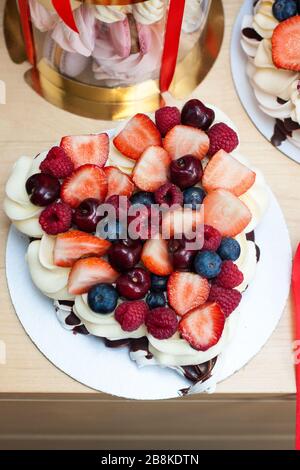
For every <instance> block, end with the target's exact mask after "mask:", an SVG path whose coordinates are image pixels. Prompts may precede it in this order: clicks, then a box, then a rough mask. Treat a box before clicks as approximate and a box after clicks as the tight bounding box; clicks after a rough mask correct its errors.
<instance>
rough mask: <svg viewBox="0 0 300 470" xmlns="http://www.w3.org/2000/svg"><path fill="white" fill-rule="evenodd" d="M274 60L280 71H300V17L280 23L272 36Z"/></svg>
mask: <svg viewBox="0 0 300 470" xmlns="http://www.w3.org/2000/svg"><path fill="white" fill-rule="evenodd" d="M272 58H273V62H274V65H275V66H276V67H278V68H279V69H287V70H294V71H295V72H299V71H300V16H299V15H298V16H293V17H292V18H289V19H287V20H285V21H282V22H281V23H279V25H278V26H276V28H275V29H274V31H273V36H272Z"/></svg>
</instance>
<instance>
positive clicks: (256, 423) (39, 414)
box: [0, 0, 300, 449]
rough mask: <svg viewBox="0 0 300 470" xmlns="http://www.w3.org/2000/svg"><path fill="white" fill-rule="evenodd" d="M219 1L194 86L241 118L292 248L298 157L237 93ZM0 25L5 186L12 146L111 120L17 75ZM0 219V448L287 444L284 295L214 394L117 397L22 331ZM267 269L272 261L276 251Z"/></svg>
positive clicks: (298, 198) (290, 417)
mask: <svg viewBox="0 0 300 470" xmlns="http://www.w3.org/2000/svg"><path fill="white" fill-rule="evenodd" d="M224 4H225V11H226V33H225V40H224V43H223V47H222V51H221V54H220V56H219V58H218V60H217V62H216V64H215V66H214V68H213V69H212V71H211V72H210V73H209V75H208V76H207V77H206V79H205V81H204V82H203V83H202V84H201V86H200V87H199V89H198V90H196V92H195V93H194V94H195V95H196V96H198V97H201V99H203V100H204V101H209V102H214V103H215V104H216V105H218V106H220V107H221V108H222V109H223V110H224V111H225V112H226V113H227V114H228V115H229V116H230V117H231V118H232V120H233V121H234V122H235V123H237V124H238V125H239V130H240V137H241V142H242V144H241V150H242V152H243V153H244V154H245V155H248V156H249V157H250V159H251V161H253V163H254V164H255V165H257V166H258V167H260V168H261V169H262V170H263V172H264V174H265V176H266V178H267V181H268V183H269V185H270V186H271V188H272V189H273V191H274V193H275V194H276V196H277V198H278V201H279V203H280V205H281V207H282V209H283V212H284V214H285V217H286V220H287V224H288V228H289V231H290V235H291V240H292V244H293V249H294V250H295V248H296V245H297V242H298V240H299V237H300V233H299V227H300V194H299V188H300V166H299V165H297V164H296V163H294V162H293V161H291V160H289V159H288V158H285V157H284V156H283V155H282V154H281V153H280V152H278V151H277V150H276V149H274V148H273V147H272V146H271V144H269V143H268V142H267V141H266V140H265V139H264V138H263V137H262V136H261V135H260V133H259V132H258V131H257V130H256V128H255V127H254V126H253V124H252V123H251V122H250V120H249V118H248V116H247V114H246V113H245V111H244V109H243V108H242V106H241V104H240V102H239V100H238V98H237V95H236V93H235V90H234V86H233V83H232V78H231V72H230V67H229V45H230V37H231V29H232V25H233V22H234V18H235V16H236V14H237V12H238V9H239V7H240V6H241V4H242V1H241V0H226V2H224ZM3 6H4V0H0V20H1V16H2V13H3ZM1 23H2V21H1ZM0 28H1V26H0ZM0 34H1V43H0V58H1V60H0V80H3V81H4V82H5V84H6V90H7V103H6V105H0V153H1V162H2V163H1V173H0V184H1V189H3V187H4V184H5V181H6V179H7V177H8V174H9V172H10V169H11V166H12V164H13V163H14V161H15V160H16V159H17V158H18V157H19V156H20V155H22V154H27V155H34V154H36V153H37V152H38V151H39V150H41V149H44V148H47V147H49V146H51V145H52V143H53V142H55V141H56V140H57V139H58V138H59V137H60V136H61V135H64V134H69V133H73V134H76V133H85V132H86V133H89V132H97V131H100V130H101V129H104V128H107V127H109V126H110V123H107V122H99V121H98V122H97V121H94V120H89V119H84V118H80V117H77V116H74V115H71V114H68V113H66V112H64V111H60V110H58V109H56V108H54V107H53V106H51V105H49V104H47V103H46V102H45V101H43V100H42V99H41V98H40V97H39V96H37V95H36V94H35V93H34V92H33V91H32V90H31V89H30V88H29V87H28V86H27V85H25V83H24V81H23V80H22V73H24V71H25V70H26V69H27V68H28V65H27V64H23V65H20V66H16V65H15V64H13V63H12V62H11V61H10V60H9V58H8V55H7V52H6V49H5V46H4V40H3V31H2V29H1V30H0ZM0 223H1V227H0V230H1V232H0V239H1V243H0V250H1V265H0V268H1V272H0V274H1V284H0V285H1V286H2V287H1V290H0V306H1V308H0V340H1V343H0V345H2V346H3V344H4V343H5V346H6V355H7V361H6V364H5V365H0V448H16V447H18V446H19V447H20V446H21V447H23V448H26V447H27V448H28V447H32V448H35V447H36V446H40V447H44V448H45V447H49V448H53V447H56V448H60V447H64V446H65V447H66V446H67V447H68V446H69V447H73V448H79V447H85V448H89V447H98V448H122V447H123V448H133V447H135V448H138V447H140V448H146V447H147V448H151V447H152V448H187V449H188V448H197V449H199V448H233V449H238V448H247V447H248V448H252V449H254V448H292V447H293V433H294V406H295V381H294V371H293V362H292V346H291V345H292V311H291V305H290V303H289V304H288V306H287V308H286V310H285V313H284V315H283V317H282V320H281V322H280V325H279V326H278V328H277V329H276V331H275V333H274V334H273V335H272V338H271V339H270V340H269V341H268V343H267V344H266V345H265V347H264V348H263V350H262V351H261V352H260V353H259V354H258V355H257V356H256V357H255V358H254V359H253V360H252V361H251V362H250V363H249V364H248V365H247V366H246V367H244V368H243V369H242V370H241V371H240V372H238V373H237V374H235V375H234V376H233V377H231V378H230V379H228V380H226V381H225V382H224V383H222V384H220V385H219V387H218V390H217V393H215V394H214V395H213V396H207V395H203V396H197V397H191V398H187V399H181V400H170V401H167V402H155V403H154V402H150V401H149V402H130V401H126V400H121V399H116V398H114V397H111V396H107V395H105V394H101V393H95V392H94V391H93V390H90V389H88V388H86V387H84V386H82V385H80V384H79V383H77V382H75V381H74V380H72V379H71V378H70V377H68V376H66V375H65V374H64V373H62V372H60V371H59V370H58V369H56V368H55V367H54V366H53V365H52V364H50V362H49V361H48V360H47V359H46V358H45V357H44V356H43V355H42V354H41V353H40V352H39V351H38V350H37V348H36V347H35V346H34V345H33V343H32V342H31V340H30V339H29V338H28V336H27V335H26V333H25V332H24V330H23V328H22V326H21V324H20V322H19V321H18V319H17V316H16V314H15V312H14V309H13V307H12V304H11V301H10V297H9V294H8V290H7V285H6V278H5V259H4V257H5V244H6V243H5V242H6V236H7V231H8V227H9V223H8V220H7V219H6V217H5V215H4V214H3V213H2V212H1V215H0ZM272 236H276V234H272ZM275 260H276V254H274V261H275ZM20 262H23V260H20ZM16 269H17V267H16ZM274 269H280V266H276V261H275V264H274ZM258 301H259V300H258ZM258 328H259V325H258ZM249 340H250V341H251V338H249Z"/></svg>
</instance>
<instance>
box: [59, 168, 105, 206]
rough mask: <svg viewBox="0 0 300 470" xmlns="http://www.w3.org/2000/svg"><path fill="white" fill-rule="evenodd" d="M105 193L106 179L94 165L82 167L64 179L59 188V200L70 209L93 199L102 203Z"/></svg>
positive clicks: (101, 171) (102, 172)
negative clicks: (88, 199)
mask: <svg viewBox="0 0 300 470" xmlns="http://www.w3.org/2000/svg"><path fill="white" fill-rule="evenodd" d="M106 193H107V177H106V174H105V173H104V171H103V170H102V169H101V168H99V167H98V166H96V165H83V166H81V167H79V168H77V170H75V171H74V173H72V175H71V176H69V178H66V179H65V181H64V182H63V184H62V187H61V198H62V200H63V201H64V202H66V203H67V204H69V205H70V206H71V207H73V208H75V207H77V206H78V205H79V204H80V203H81V202H82V201H84V200H85V199H87V198H90V197H93V198H95V199H99V201H100V202H103V201H104V199H105V196H106Z"/></svg>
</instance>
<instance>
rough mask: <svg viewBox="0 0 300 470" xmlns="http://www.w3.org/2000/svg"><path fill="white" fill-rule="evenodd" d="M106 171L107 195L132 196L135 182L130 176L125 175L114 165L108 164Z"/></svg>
mask: <svg viewBox="0 0 300 470" xmlns="http://www.w3.org/2000/svg"><path fill="white" fill-rule="evenodd" d="M104 172H105V174H106V176H107V184H108V188H107V195H106V197H107V198H109V197H110V196H114V195H117V196H127V197H130V196H131V195H132V193H133V191H134V184H133V182H132V180H131V178H130V176H128V175H125V173H123V172H122V171H121V170H119V169H118V168H115V167H114V166H106V167H105V168H104Z"/></svg>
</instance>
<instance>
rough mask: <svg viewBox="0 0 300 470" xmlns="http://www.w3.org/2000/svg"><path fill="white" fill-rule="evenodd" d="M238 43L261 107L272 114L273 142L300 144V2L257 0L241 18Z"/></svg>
mask: <svg viewBox="0 0 300 470" xmlns="http://www.w3.org/2000/svg"><path fill="white" fill-rule="evenodd" d="M241 43H242V47H243V49H244V51H245V53H246V54H247V56H248V59H249V60H248V66H247V74H248V76H249V79H250V83H251V85H252V87H253V90H254V94H255V97H256V99H257V101H258V104H259V107H260V109H261V110H262V111H263V112H264V113H266V114H267V115H268V116H271V117H274V118H275V120H274V134H273V136H272V143H273V144H274V145H276V146H279V145H281V144H282V142H283V141H285V140H286V139H288V140H289V141H291V142H292V143H293V144H294V145H296V146H297V147H300V2H299V1H297V0H259V1H256V2H254V6H253V15H250V16H249V15H247V16H245V17H244V19H243V30H242V36H241Z"/></svg>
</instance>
